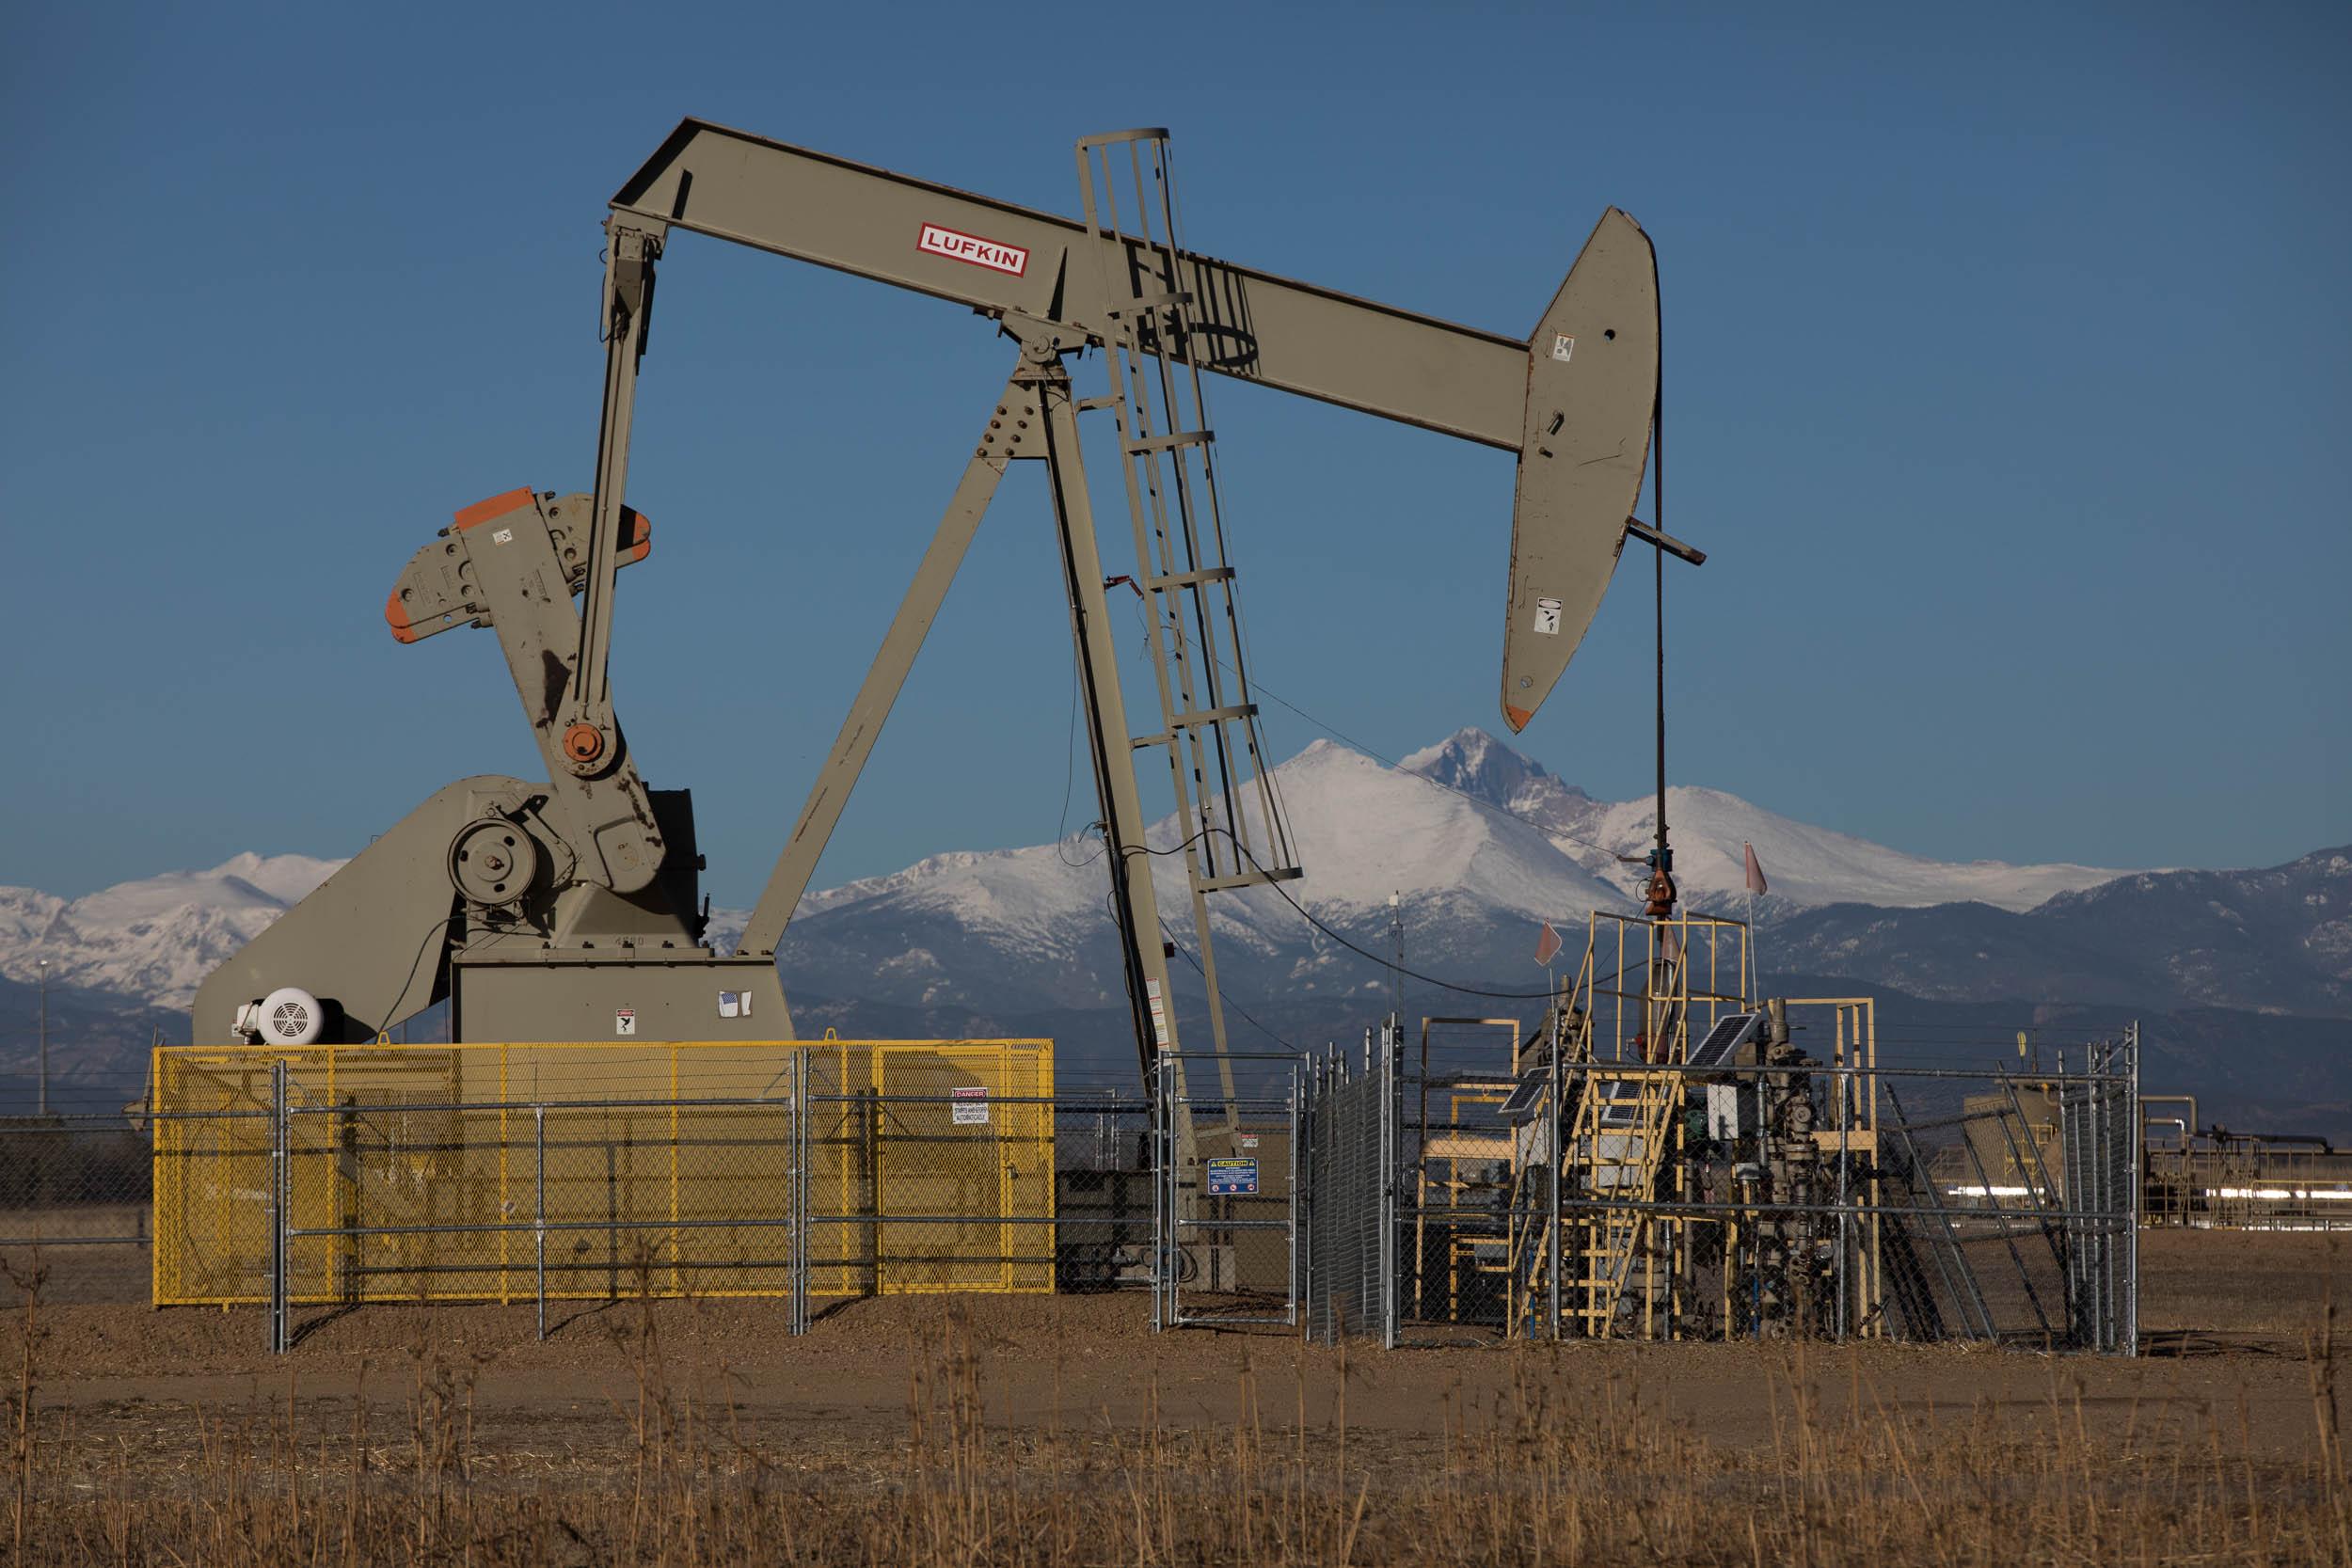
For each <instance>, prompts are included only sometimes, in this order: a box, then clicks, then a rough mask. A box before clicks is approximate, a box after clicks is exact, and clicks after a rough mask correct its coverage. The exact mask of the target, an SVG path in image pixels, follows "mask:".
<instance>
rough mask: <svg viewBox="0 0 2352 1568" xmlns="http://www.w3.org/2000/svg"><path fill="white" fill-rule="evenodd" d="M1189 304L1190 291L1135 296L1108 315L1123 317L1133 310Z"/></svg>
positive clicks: (1179, 290) (1161, 308) (1162, 308)
mask: <svg viewBox="0 0 2352 1568" xmlns="http://www.w3.org/2000/svg"><path fill="white" fill-rule="evenodd" d="M1191 303H1192V291H1191V290H1190V289H1177V290H1174V291H1172V292H1170V293H1159V294H1137V295H1136V297H1135V298H1133V299H1131V300H1129V301H1127V303H1126V304H1124V305H1121V306H1120V307H1118V308H1117V309H1112V310H1111V311H1109V314H1111V315H1114V316H1123V315H1126V314H1127V313H1128V312H1129V311H1133V310H1165V309H1168V307H1169V306H1171V305H1190V304H1191Z"/></svg>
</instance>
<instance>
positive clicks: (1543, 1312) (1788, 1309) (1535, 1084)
mask: <svg viewBox="0 0 2352 1568" xmlns="http://www.w3.org/2000/svg"><path fill="white" fill-rule="evenodd" d="M1801 1006H1808V1005H1805V1004H1798V1003H1789V1004H1787V1005H1786V1009H1785V1012H1784V1014H1781V1015H1772V1018H1768V1016H1767V1014H1765V1013H1764V1012H1763V1011H1761V1010H1758V1011H1756V1012H1754V1013H1748V1014H1741V1015H1737V1016H1735V1017H1734V1018H1732V1019H1731V1020H1729V1021H1728V1022H1727V1023H1726V1024H1725V1028H1724V1034H1723V1036H1722V1037H1720V1039H1718V1040H1717V1041H1715V1042H1714V1044H1715V1047H1716V1048H1717V1053H1716V1054H1712V1055H1703V1056H1702V1057H1701V1059H1697V1060H1690V1061H1683V1060H1675V1061H1660V1060H1652V1059H1649V1058H1648V1057H1646V1056H1642V1055H1629V1056H1627V1057H1625V1058H1623V1059H1597V1058H1595V1057H1594V1056H1593V1055H1592V1053H1591V1051H1590V1048H1589V1045H1588V1044H1587V1045H1585V1046H1584V1047H1583V1048H1582V1049H1581V1051H1579V1050H1575V1049H1573V1048H1574V1047H1575V1046H1576V1045H1577V1043H1578V1042H1577V1039H1576V1037H1574V1036H1573V1035H1571V1034H1569V1033H1568V1032H1566V1031H1565V1030H1563V1029H1560V1028H1559V1027H1558V1026H1559V1025H1560V1024H1561V1023H1563V1022H1566V1021H1568V1020H1569V1019H1570V1018H1571V1017H1572V1015H1569V1014H1567V1013H1565V1012H1564V1013H1562V1014H1560V1015H1557V1016H1556V1017H1555V1019H1554V1020H1553V1021H1552V1022H1551V1023H1549V1024H1548V1025H1547V1028H1548V1030H1549V1031H1551V1032H1550V1033H1548V1034H1547V1035H1546V1036H1545V1037H1539V1038H1537V1039H1536V1040H1534V1041H1532V1042H1526V1043H1527V1045H1528V1049H1526V1050H1524V1051H1523V1050H1522V1049H1521V1047H1522V1042H1521V1041H1520V1039H1519V1038H1518V1032H1517V1029H1516V1026H1514V1025H1512V1024H1510V1022H1509V1021H1490V1020H1433V1021H1430V1022H1432V1023H1433V1024H1435V1023H1446V1024H1452V1025H1457V1026H1474V1027H1476V1028H1478V1029H1484V1030H1486V1031H1488V1033H1487V1035H1486V1038H1485V1039H1484V1040H1483V1042H1482V1043H1480V1044H1479V1045H1478V1046H1477V1048H1476V1050H1475V1051H1470V1052H1465V1053H1448V1051H1446V1050H1445V1049H1443V1048H1442V1047H1440V1046H1438V1044H1436V1043H1434V1042H1433V1036H1432V1034H1431V1032H1430V1031H1429V1030H1428V1029H1426V1028H1425V1029H1424V1031H1423V1034H1422V1040H1421V1042H1420V1047H1419V1050H1418V1052H1413V1051H1409V1050H1408V1049H1407V1047H1406V1042H1405V1040H1404V1037H1403V1035H1402V1031H1401V1030H1400V1029H1398V1028H1397V1026H1396V1025H1395V1023H1394V1022H1393V1021H1391V1022H1390V1023H1388V1024H1386V1025H1384V1026H1383V1027H1382V1028H1381V1029H1379V1030H1378V1031H1376V1032H1375V1033H1371V1034H1368V1035H1367V1037H1366V1039H1365V1042H1364V1046H1363V1049H1362V1052H1361V1053H1360V1055H1359V1054H1356V1053H1347V1054H1337V1055H1334V1056H1333V1057H1331V1058H1330V1059H1328V1060H1327V1061H1326V1062H1324V1063H1323V1064H1321V1065H1320V1066H1319V1067H1318V1069H1317V1070H1316V1072H1315V1073H1314V1075H1313V1077H1312V1081H1311V1086H1312V1091H1313V1092H1312V1096H1311V1101H1310V1106H1309V1127H1310V1129H1311V1134H1310V1137H1311V1143H1310V1147H1311V1160H1310V1162H1309V1170H1310V1173H1311V1193H1310V1198H1309V1232H1310V1273H1309V1292H1308V1324H1309V1330H1310V1332H1311V1334H1313V1335H1314V1336H1316V1337H1318V1338H1326V1339H1329V1338H1336V1337H1338V1336H1340V1335H1343V1334H1349V1333H1359V1334H1376V1335H1378V1336H1379V1337H1380V1338H1383V1340H1384V1341H1385V1342H1386V1343H1389V1344H1391V1345H1394V1344H1399V1343H1423V1344H1428V1343H1455V1342H1463V1341H1475V1340H1480V1339H1494V1338H1513V1337H1524V1338H1572V1337H1574V1338H1637V1339H1655V1338H1701V1339H1724V1338H1833V1339H1842V1338H1906V1339H1913V1340H1935V1339H1943V1338H1976V1339H1982V1340H1990V1341H1996V1342H2011V1343H2024V1344H2033V1345H2037V1346H2042V1347H2048V1348H2066V1349H2084V1350H2096V1351H2106V1352H2120V1353H2123V1354H2130V1353H2131V1352H2132V1351H2133V1350H2134V1349H2135V1348H2136V1345H2137V1307H2136V1303H2137V1223H2136V1221H2137V1213H2136V1204H2137V1195H2138V1191H2139V1186H2140V1180H2141V1173H2140V1141H2139V1137H2138V1131H2137V1129H2138V1125H2139V1109H2138V1087H2137V1085H2138V1071H2137V1062H2138V1054H2137V1050H2138V1048H2137V1032H2136V1031H2134V1032H2132V1033H2129V1034H2127V1035H2126V1036H2125V1037H2123V1038H2122V1039H2121V1040H2118V1041H2115V1042H2112V1043H2109V1044H2106V1045H2101V1046H2096V1047H2093V1048H2092V1049H2091V1050H2090V1052H2088V1053H2086V1054H2085V1055H2083V1056H2082V1057H2080V1058H2078V1059H2076V1060H2075V1061H2074V1062H2072V1063H2065V1064H2060V1065H2059V1067H2058V1068H2057V1069H2049V1070H2044V1069H2040V1068H2039V1067H2037V1068H2034V1069H2031V1070H2030V1071H2023V1072H2012V1071H2010V1070H2008V1069H1998V1068H1987V1067H1982V1066H1976V1067H1950V1068H1929V1067H1903V1068H1893V1067H1888V1068H1881V1067H1879V1066H1878V1065H1877V1064H1876V1062H1875V1060H1874V1058H1873V1057H1871V1056H1870V1055H1869V1054H1868V1053H1867V1052H1865V1053H1856V1050H1855V1047H1856V1044H1857V1042H1858V1041H1863V1040H1866V1039H1867V1036H1866V1035H1863V1034H1860V1033H1857V1031H1856V1029H1855V1027H1854V1024H1855V1022H1856V1021H1857V1020H1860V1021H1862V1022H1864V1023H1866V1024H1867V1011H1864V1010H1862V1008H1861V1007H1860V1006H1858V1005H1857V1004H1856V1003H1855V1002H1854V1001H1852V1000H1850V999H1848V1000H1834V1001H1831V1000H1825V1001H1823V1002H1821V1003H1820V1004H1816V1005H1811V1006H1820V1007H1821V1008H1824V1009H1836V1020H1835V1021H1833V1025H1832V1030H1831V1034H1832V1039H1833V1043H1834V1049H1833V1050H1832V1051H1831V1052H1830V1053H1828V1055H1829V1059H1827V1060H1820V1059H1816V1058H1815V1057H1814V1056H1812V1055H1811V1054H1809V1053H1806V1052H1804V1051H1803V1050H1800V1049H1798V1048H1797V1047H1795V1046H1794V1045H1793V1044H1791V1043H1789V1042H1788V1032H1787V1027H1786V1011H1793V1010H1794V1009H1797V1008H1800V1007H1801ZM1774 1020H1777V1022H1774ZM1768 1023H1772V1028H1770V1029H1768V1028H1767V1027H1766V1025H1767V1024H1768ZM1503 1029H1508V1030H1510V1031H1511V1037H1510V1038H1509V1040H1508V1041H1507V1042H1505V1041H1503V1040H1502V1039H1500V1038H1499V1037H1497V1036H1496V1034H1495V1031H1499V1030H1503ZM1563 1041H1565V1042H1566V1046H1567V1047H1568V1048H1565V1049H1555V1046H1559V1045H1560V1044H1561V1042H1563ZM1743 1041H1745V1042H1748V1043H1747V1044H1745V1045H1743V1044H1742V1043H1741V1042H1743ZM1506 1044H1507V1049H1508V1053H1507V1054H1504V1053H1503V1047H1504V1046H1505V1045H1506ZM1482 1058H1483V1059H1482Z"/></svg>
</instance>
